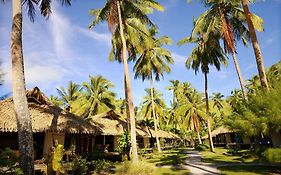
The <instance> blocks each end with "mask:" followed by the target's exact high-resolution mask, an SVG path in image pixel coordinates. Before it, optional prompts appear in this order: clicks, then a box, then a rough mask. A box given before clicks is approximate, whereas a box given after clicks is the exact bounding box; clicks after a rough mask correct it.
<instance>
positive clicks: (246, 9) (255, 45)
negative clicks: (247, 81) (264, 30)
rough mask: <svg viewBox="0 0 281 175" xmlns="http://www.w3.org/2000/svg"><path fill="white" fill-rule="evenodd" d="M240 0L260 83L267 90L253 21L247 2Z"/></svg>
mask: <svg viewBox="0 0 281 175" xmlns="http://www.w3.org/2000/svg"><path fill="white" fill-rule="evenodd" d="M241 1H242V6H243V9H244V13H245V16H246V21H247V24H248V28H249V32H250V37H251V41H252V43H253V44H252V45H253V49H254V52H255V56H256V63H257V67H258V72H259V76H260V81H261V85H262V86H263V87H264V88H266V90H269V86H268V82H267V79H266V74H265V68H264V65H263V58H262V53H261V49H260V45H259V43H258V39H257V35H256V31H255V28H254V25H253V21H252V19H251V13H250V11H249V7H248V3H247V1H246V0H241Z"/></svg>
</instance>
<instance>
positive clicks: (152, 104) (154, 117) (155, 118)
mask: <svg viewBox="0 0 281 175" xmlns="http://www.w3.org/2000/svg"><path fill="white" fill-rule="evenodd" d="M150 95H151V107H152V116H153V121H154V130H155V138H156V144H157V150H158V152H161V146H160V142H159V137H158V130H157V127H158V119H157V117H156V114H155V106H154V94H153V79H152V76H151V77H150Z"/></svg>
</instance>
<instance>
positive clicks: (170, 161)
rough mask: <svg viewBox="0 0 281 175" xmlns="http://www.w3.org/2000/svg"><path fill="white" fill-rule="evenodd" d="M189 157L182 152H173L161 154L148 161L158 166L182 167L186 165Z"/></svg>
mask: <svg viewBox="0 0 281 175" xmlns="http://www.w3.org/2000/svg"><path fill="white" fill-rule="evenodd" d="M186 158H187V155H186V154H184V153H183V152H182V151H173V152H168V153H165V152H164V153H161V154H158V155H156V156H154V157H153V158H152V159H150V160H148V162H150V163H154V164H155V165H156V166H164V165H174V166H175V165H180V164H183V163H184V160H185V159H186Z"/></svg>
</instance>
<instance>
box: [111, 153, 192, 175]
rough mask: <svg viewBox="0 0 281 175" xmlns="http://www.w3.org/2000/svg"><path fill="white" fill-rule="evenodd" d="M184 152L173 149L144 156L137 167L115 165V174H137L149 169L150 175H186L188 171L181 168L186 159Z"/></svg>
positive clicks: (124, 164)
mask: <svg viewBox="0 0 281 175" xmlns="http://www.w3.org/2000/svg"><path fill="white" fill-rule="evenodd" d="M184 151H185V149H173V150H164V151H162V152H161V153H150V154H144V155H142V157H141V158H140V162H139V163H138V164H137V165H131V166H130V165H129V166H128V164H126V163H123V164H118V165H116V168H117V174H118V173H119V174H124V175H131V174H134V173H138V174H139V173H140V172H147V169H149V171H150V174H151V175H188V174H189V171H188V170H186V169H184V167H183V166H182V164H183V162H184V160H185V159H186V158H187V156H186V154H185V153H184ZM124 167H125V168H124ZM120 170H121V172H120Z"/></svg>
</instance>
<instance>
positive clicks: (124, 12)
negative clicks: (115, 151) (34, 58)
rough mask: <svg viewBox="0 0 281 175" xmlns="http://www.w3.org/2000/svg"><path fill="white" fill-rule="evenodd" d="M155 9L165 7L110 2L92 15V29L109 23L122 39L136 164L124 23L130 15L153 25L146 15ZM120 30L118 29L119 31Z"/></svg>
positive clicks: (146, 1)
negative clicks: (103, 22) (101, 23)
mask: <svg viewBox="0 0 281 175" xmlns="http://www.w3.org/2000/svg"><path fill="white" fill-rule="evenodd" d="M153 9H158V10H163V7H162V6H160V5H159V4H158V3H157V2H156V1H154V0H142V1H141V0H135V1H131V0H108V1H107V2H106V3H105V6H104V7H103V8H101V9H98V10H91V11H90V13H91V14H92V15H93V16H95V19H94V21H93V22H92V24H91V25H90V28H92V27H94V26H95V25H97V24H98V23H99V22H102V21H107V24H108V26H109V29H110V30H111V32H112V33H113V34H115V35H117V34H118V35H119V36H120V39H121V46H122V50H121V52H120V55H116V57H118V56H120V58H119V60H122V62H123V65H124V74H125V77H124V78H125V80H124V84H125V97H126V101H127V105H126V106H127V107H128V110H127V111H128V112H127V114H128V118H129V119H130V128H131V146H132V161H133V162H134V163H135V162H137V160H138V157H137V141H136V127H135V115H134V104H133V97H132V87H131V82H130V74H129V67H128V60H127V51H128V47H127V46H128V45H127V43H126V38H125V33H124V26H125V25H124V21H125V20H126V18H125V17H127V16H128V15H130V16H131V17H134V19H137V20H140V21H141V23H143V24H149V25H152V22H151V21H150V19H149V18H148V16H147V15H146V13H147V12H148V11H150V12H151V11H152V10H153ZM117 28H118V29H117ZM115 54H116V53H115Z"/></svg>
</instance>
